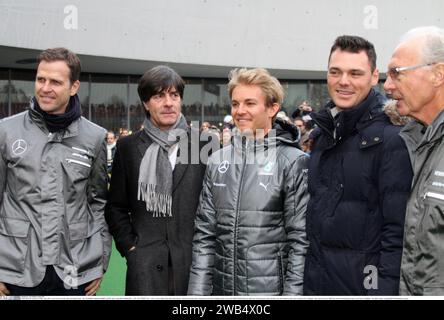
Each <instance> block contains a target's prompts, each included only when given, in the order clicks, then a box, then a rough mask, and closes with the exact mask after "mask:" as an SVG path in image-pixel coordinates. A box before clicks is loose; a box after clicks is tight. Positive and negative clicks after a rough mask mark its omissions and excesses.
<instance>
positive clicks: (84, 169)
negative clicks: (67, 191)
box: [63, 157, 91, 182]
mask: <svg viewBox="0 0 444 320" xmlns="http://www.w3.org/2000/svg"><path fill="white" fill-rule="evenodd" d="M63 167H64V169H65V172H66V174H67V175H68V176H69V178H70V180H71V181H73V182H79V181H86V180H87V179H88V177H89V173H90V171H91V163H90V161H89V160H86V159H85V160H84V159H74V157H68V158H66V159H65V161H64V162H63Z"/></svg>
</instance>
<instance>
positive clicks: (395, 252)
mask: <svg viewBox="0 0 444 320" xmlns="http://www.w3.org/2000/svg"><path fill="white" fill-rule="evenodd" d="M382 104H383V97H382V96H381V95H380V94H379V93H376V92H375V91H373V90H371V91H370V93H369V95H368V97H367V98H366V99H365V100H364V101H363V102H362V103H361V104H360V105H358V106H357V107H356V108H353V109H351V110H346V111H342V112H340V113H339V114H338V115H337V117H336V119H333V118H332V116H331V113H330V111H329V110H328V109H330V108H332V107H334V104H333V103H329V104H328V105H327V106H326V108H325V109H324V110H322V111H321V112H319V113H317V114H313V115H312V117H313V119H314V121H315V122H316V123H317V125H318V126H319V128H320V129H319V130H320V131H319V134H318V136H317V137H316V138H315V141H314V145H313V150H312V153H311V158H310V162H309V193H310V201H309V204H308V209H307V237H308V240H309V242H310V246H309V249H308V252H307V258H306V262H305V272H304V294H306V295H372V294H383V295H397V294H398V287H399V272H400V262H401V252H402V238H403V227H404V218H405V208H406V201H407V197H408V194H409V190H410V185H411V179H412V170H411V166H410V162H409V156H408V153H407V149H406V147H405V144H404V142H403V141H402V139H401V138H400V136H399V135H398V133H399V131H400V129H401V127H397V126H394V125H392V124H391V123H390V120H389V118H388V117H387V116H386V114H385V113H383V111H382ZM335 128H336V130H335Z"/></svg>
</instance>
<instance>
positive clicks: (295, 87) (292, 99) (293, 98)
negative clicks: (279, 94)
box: [281, 81, 307, 117]
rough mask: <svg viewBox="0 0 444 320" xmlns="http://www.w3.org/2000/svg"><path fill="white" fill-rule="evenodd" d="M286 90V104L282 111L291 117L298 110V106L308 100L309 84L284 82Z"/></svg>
mask: <svg viewBox="0 0 444 320" xmlns="http://www.w3.org/2000/svg"><path fill="white" fill-rule="evenodd" d="M281 84H282V86H283V87H284V90H285V97H284V104H283V106H282V109H283V110H284V111H285V112H286V113H287V115H288V116H289V117H291V114H292V113H293V112H294V111H295V110H296V109H297V108H298V106H299V105H300V104H301V103H302V102H303V101H304V100H307V83H291V82H282V81H281Z"/></svg>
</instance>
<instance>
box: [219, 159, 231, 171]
mask: <svg viewBox="0 0 444 320" xmlns="http://www.w3.org/2000/svg"><path fill="white" fill-rule="evenodd" d="M229 167H230V163H229V162H228V160H224V161H222V162H221V163H220V165H219V167H217V171H219V172H220V173H225V172H227V170H228V168H229Z"/></svg>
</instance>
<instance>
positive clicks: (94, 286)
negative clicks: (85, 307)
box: [85, 278, 102, 296]
mask: <svg viewBox="0 0 444 320" xmlns="http://www.w3.org/2000/svg"><path fill="white" fill-rule="evenodd" d="M101 283H102V278H98V279H96V280H93V281H91V283H90V284H89V285H88V286H87V287H86V288H85V292H86V295H87V296H94V295H96V293H97V291H98V290H99V288H100V284H101Z"/></svg>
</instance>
